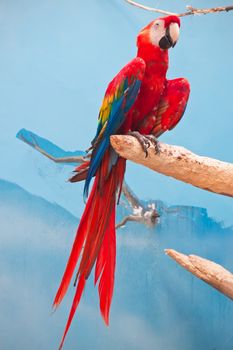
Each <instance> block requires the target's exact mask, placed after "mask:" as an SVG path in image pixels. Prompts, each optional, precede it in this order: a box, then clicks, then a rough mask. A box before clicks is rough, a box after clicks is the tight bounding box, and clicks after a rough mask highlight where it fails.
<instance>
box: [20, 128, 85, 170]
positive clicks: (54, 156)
mask: <svg viewBox="0 0 233 350" xmlns="http://www.w3.org/2000/svg"><path fill="white" fill-rule="evenodd" d="M16 137H17V138H18V139H20V140H21V141H23V142H25V143H27V144H28V145H29V146H31V147H32V148H34V149H35V150H37V151H38V152H40V153H41V154H43V155H44V156H46V157H47V158H49V159H51V160H52V161H54V162H56V163H63V164H67V165H73V166H74V165H76V164H80V163H83V162H84V157H85V156H86V152H83V151H74V152H70V151H64V150H63V149H62V148H60V147H58V146H56V145H55V144H54V143H52V142H50V141H49V140H46V139H45V138H43V137H40V136H38V135H36V134H34V133H33V132H32V131H29V130H26V129H21V130H19V132H18V133H17V135H16Z"/></svg>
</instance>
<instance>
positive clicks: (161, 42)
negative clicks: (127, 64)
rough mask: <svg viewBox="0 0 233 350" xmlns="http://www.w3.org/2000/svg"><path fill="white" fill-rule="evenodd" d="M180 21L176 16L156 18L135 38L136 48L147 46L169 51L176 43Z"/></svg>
mask: <svg viewBox="0 0 233 350" xmlns="http://www.w3.org/2000/svg"><path fill="white" fill-rule="evenodd" d="M179 33H180V19H179V17H177V16H168V17H161V18H158V19H156V20H154V21H152V22H151V23H149V24H148V25H147V26H146V27H145V28H143V29H142V30H141V31H140V33H139V34H138V37H137V46H138V48H140V45H143V44H149V45H153V46H154V47H158V48H160V49H161V50H167V49H170V47H174V46H175V44H176V43H177V40H178V38H179Z"/></svg>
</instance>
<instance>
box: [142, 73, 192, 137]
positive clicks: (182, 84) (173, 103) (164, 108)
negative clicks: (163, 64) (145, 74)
mask: <svg viewBox="0 0 233 350" xmlns="http://www.w3.org/2000/svg"><path fill="white" fill-rule="evenodd" d="M189 93H190V85H189V82H188V81H187V80H186V79H184V78H177V79H173V80H167V82H166V87H165V89H164V93H163V95H162V97H161V100H160V102H159V105H158V108H156V109H155V110H154V111H152V112H151V113H150V114H149V115H148V116H147V117H146V118H145V119H144V120H143V123H142V125H141V126H140V132H141V133H142V134H143V133H147V134H152V135H155V136H156V137H159V136H160V135H161V134H163V133H164V132H165V131H166V130H171V129H173V128H174V127H175V126H176V125H177V124H178V122H179V121H180V119H181V118H182V116H183V114H184V112H185V109H186V105H187V102H188V98H189Z"/></svg>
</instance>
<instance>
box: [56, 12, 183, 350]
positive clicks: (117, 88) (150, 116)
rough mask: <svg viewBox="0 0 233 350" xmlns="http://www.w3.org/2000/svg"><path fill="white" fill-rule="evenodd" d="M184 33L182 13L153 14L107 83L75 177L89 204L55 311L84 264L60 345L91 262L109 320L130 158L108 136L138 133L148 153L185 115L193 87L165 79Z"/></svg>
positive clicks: (100, 301) (101, 308) (72, 250)
mask: <svg viewBox="0 0 233 350" xmlns="http://www.w3.org/2000/svg"><path fill="white" fill-rule="evenodd" d="M179 33H180V19H179V17H177V16H173V15H172V16H167V17H160V18H158V19H155V20H153V21H152V22H150V23H149V24H148V25H147V26H146V27H144V28H143V29H142V30H141V31H140V32H139V34H138V36H137V55H136V57H135V58H134V59H132V60H131V61H130V62H129V63H128V64H126V65H125V66H124V67H123V68H122V69H121V70H120V72H119V73H118V74H117V75H116V76H115V77H114V78H113V80H112V81H111V82H110V83H109V85H108V87H107V89H106V92H105V95H104V98H103V102H102V105H101V108H100V111H99V115H98V126H97V131H96V134H95V136H94V138H93V140H92V142H91V146H90V148H89V150H88V153H87V157H86V161H85V162H84V163H82V164H81V165H79V166H78V167H77V168H76V169H75V171H74V172H75V173H74V175H73V176H72V177H71V178H70V179H69V181H70V182H78V181H82V180H84V181H85V183H84V190H83V196H84V200H85V202H86V205H85V209H84V212H83V215H82V217H81V220H80V223H79V226H78V229H77V233H76V236H75V239H74V243H73V246H72V249H71V253H70V256H69V259H68V262H67V265H66V268H65V271H64V274H63V277H62V280H61V283H60V286H59V288H58V290H57V293H56V296H55V299H54V303H53V307H54V308H55V309H56V308H57V307H58V305H59V304H60V303H61V301H62V299H63V298H64V296H65V294H66V292H67V289H68V287H69V284H70V282H71V279H72V277H73V275H74V273H75V270H76V267H77V265H78V268H77V272H76V277H75V282H74V285H75V287H76V290H75V295H74V298H73V302H72V306H71V309H70V314H69V317H68V320H67V323H66V326H65V330H64V334H63V337H62V340H61V343H60V346H59V350H61V348H62V346H63V344H64V340H65V337H66V335H67V332H68V330H69V328H70V325H71V322H72V320H73V317H74V314H75V312H76V309H77V307H78V305H79V302H80V300H81V297H82V294H83V291H84V288H85V284H86V281H87V279H88V277H89V276H90V273H91V271H92V270H93V268H95V271H94V284H95V285H96V284H98V293H99V304H100V312H101V315H102V317H103V320H104V322H105V323H106V325H109V312H110V306H111V301H112V297H113V289H114V274H115V267H116V230H115V213H116V205H117V204H118V203H119V199H120V195H121V189H122V183H123V179H124V173H125V168H126V160H125V159H123V158H121V157H120V156H118V154H117V153H116V152H115V151H114V149H113V148H112V147H111V144H110V136H111V135H113V134H122V135H126V134H130V135H132V136H134V137H136V138H137V139H138V141H139V142H140V144H141V146H142V148H143V150H144V151H145V156H147V149H148V147H149V146H151V143H152V146H153V145H154V146H155V151H156V152H157V151H158V147H157V146H158V145H157V138H158V137H159V136H160V135H161V134H163V133H164V132H165V131H167V130H171V129H173V128H174V127H175V126H176V125H177V123H178V122H179V121H180V119H181V118H182V116H183V114H184V112H185V109H186V105H187V102H188V98H189V94H190V85H189V82H188V81H187V80H186V79H185V78H176V79H173V80H168V79H167V78H166V73H167V70H168V64H169V58H168V50H169V49H170V48H172V47H174V46H175V45H176V43H177V41H178V38H179ZM92 178H94V181H93V185H92V189H91V192H90V194H89V187H90V184H91V181H92Z"/></svg>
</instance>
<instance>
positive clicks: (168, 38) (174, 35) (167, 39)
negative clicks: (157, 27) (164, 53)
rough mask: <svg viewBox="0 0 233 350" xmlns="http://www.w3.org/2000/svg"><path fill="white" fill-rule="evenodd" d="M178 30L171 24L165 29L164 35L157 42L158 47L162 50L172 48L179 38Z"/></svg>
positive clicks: (176, 26)
mask: <svg viewBox="0 0 233 350" xmlns="http://www.w3.org/2000/svg"><path fill="white" fill-rule="evenodd" d="M179 34H180V28H179V26H178V24H177V23H171V24H170V25H169V27H167V28H166V31H165V35H164V36H163V37H162V38H161V39H160V41H159V47H160V48H161V49H162V50H167V49H170V48H171V47H174V46H175V45H176V43H177V40H178V38H179Z"/></svg>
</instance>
